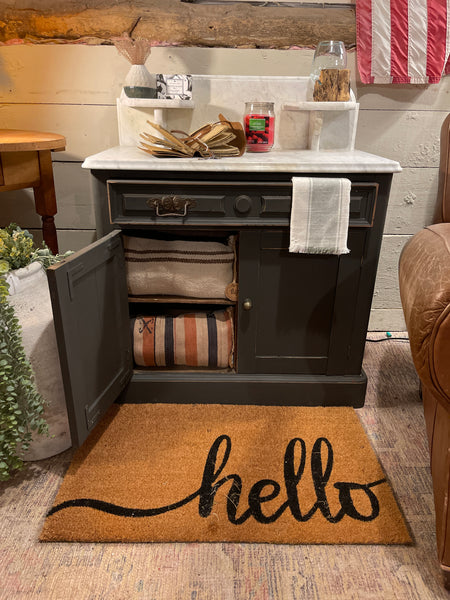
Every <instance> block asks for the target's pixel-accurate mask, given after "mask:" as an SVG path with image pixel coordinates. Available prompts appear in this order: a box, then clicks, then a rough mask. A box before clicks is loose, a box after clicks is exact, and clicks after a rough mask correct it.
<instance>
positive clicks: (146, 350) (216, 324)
mask: <svg viewBox="0 0 450 600" xmlns="http://www.w3.org/2000/svg"><path fill="white" fill-rule="evenodd" d="M132 331H133V353H134V361H135V363H136V364H137V365H139V366H142V367H174V366H188V367H208V368H212V369H214V368H217V369H223V368H226V367H232V366H233V319H232V310H231V308H227V309H226V310H221V311H214V312H208V313H207V312H203V313H200V312H199V313H190V314H183V315H179V316H177V317H171V316H146V317H144V316H143V317H137V318H136V319H134V323H133V324H132Z"/></svg>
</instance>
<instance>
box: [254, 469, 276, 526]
mask: <svg viewBox="0 0 450 600" xmlns="http://www.w3.org/2000/svg"><path fill="white" fill-rule="evenodd" d="M269 486H270V487H272V491H271V492H269V493H268V494H267V495H265V496H263V495H262V491H263V490H264V488H265V487H269ZM280 491H281V486H280V484H279V483H278V482H277V481H274V480H273V479H261V480H260V481H257V482H256V483H255V484H254V485H253V487H252V489H251V490H250V493H249V495H248V507H249V510H250V512H251V514H252V516H253V517H254V518H255V519H256V521H258V523H273V522H274V521H276V520H277V519H278V517H279V516H280V514H281V513H280V512H279V511H277V512H275V513H274V514H273V515H270V516H268V515H265V514H264V513H263V512H262V510H261V504H262V503H263V502H269V500H273V499H274V498H276V497H277V496H278V495H279V493H280Z"/></svg>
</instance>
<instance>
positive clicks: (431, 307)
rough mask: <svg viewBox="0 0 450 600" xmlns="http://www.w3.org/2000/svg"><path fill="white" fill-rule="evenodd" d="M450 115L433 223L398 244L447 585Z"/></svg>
mask: <svg viewBox="0 0 450 600" xmlns="http://www.w3.org/2000/svg"><path fill="white" fill-rule="evenodd" d="M449 141H450V115H449V116H448V117H447V118H446V119H445V121H444V123H443V125H442V129H441V161H440V172H439V192H438V203H437V207H436V212H435V221H436V222H435V224H434V225H430V226H429V227H425V228H424V229H423V230H422V231H420V232H419V233H417V234H415V235H414V236H413V237H412V238H411V240H409V241H408V242H407V244H406V245H405V247H404V248H403V251H402V254H401V256H400V261H399V284H400V296H401V300H402V306H403V312H404V315H405V320H406V326H407V329H408V334H409V341H410V347H411V354H412V358H413V361H414V366H415V368H416V370H417V373H418V375H419V378H420V382H421V388H422V399H423V406H424V414H425V422H426V428H427V434H428V441H429V447H430V456H431V475H432V478H433V492H434V504H435V511H436V537H437V551H438V558H439V561H440V564H441V568H442V571H443V574H444V582H445V586H446V587H447V588H450V507H449V492H450V487H449V486H450V172H449V169H450V143H449Z"/></svg>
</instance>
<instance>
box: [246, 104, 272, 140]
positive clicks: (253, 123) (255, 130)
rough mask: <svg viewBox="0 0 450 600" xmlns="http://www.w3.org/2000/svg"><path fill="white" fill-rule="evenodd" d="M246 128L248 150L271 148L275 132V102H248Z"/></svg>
mask: <svg viewBox="0 0 450 600" xmlns="http://www.w3.org/2000/svg"><path fill="white" fill-rule="evenodd" d="M244 130H245V138H246V140H247V151H248V152H268V151H269V150H271V148H272V146H273V139H274V133H275V114H274V109H273V102H246V103H245V115H244Z"/></svg>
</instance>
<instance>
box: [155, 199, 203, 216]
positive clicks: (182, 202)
mask: <svg viewBox="0 0 450 600" xmlns="http://www.w3.org/2000/svg"><path fill="white" fill-rule="evenodd" d="M195 204H196V203H195V201H194V200H190V199H189V198H179V197H178V196H162V197H161V198H157V199H156V200H147V205H148V206H150V207H152V208H154V209H155V212H156V216H157V217H185V216H186V215H187V211H188V208H194V206H195Z"/></svg>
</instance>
